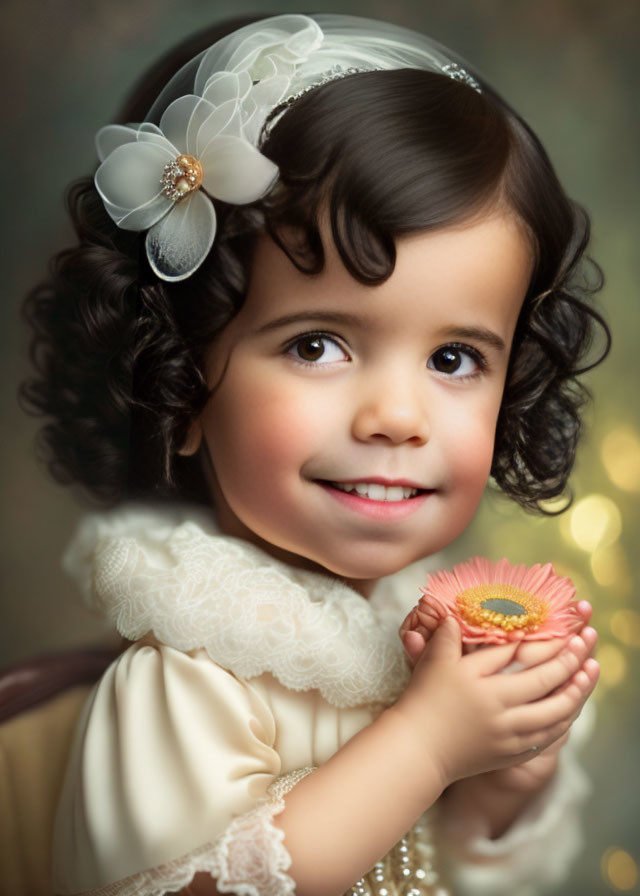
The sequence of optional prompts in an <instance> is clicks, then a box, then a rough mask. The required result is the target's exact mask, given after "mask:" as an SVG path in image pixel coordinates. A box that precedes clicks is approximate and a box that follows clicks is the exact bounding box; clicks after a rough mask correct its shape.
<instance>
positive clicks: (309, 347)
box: [297, 336, 324, 361]
mask: <svg viewBox="0 0 640 896" xmlns="http://www.w3.org/2000/svg"><path fill="white" fill-rule="evenodd" d="M297 348H298V355H299V357H300V358H302V360H303V361H317V360H318V359H319V358H321V357H322V356H323V355H324V339H322V337H321V336H307V338H306V339H301V340H300V342H298V343H297Z"/></svg>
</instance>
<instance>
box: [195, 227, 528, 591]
mask: <svg viewBox="0 0 640 896" xmlns="http://www.w3.org/2000/svg"><path fill="white" fill-rule="evenodd" d="M323 236H324V235H323ZM324 243H325V248H326V250H327V253H326V256H327V257H326V265H325V268H324V270H323V271H322V272H321V273H320V274H318V275H316V276H312V277H310V276H308V275H305V274H302V273H300V272H299V271H298V270H297V269H296V268H295V267H294V266H293V265H292V264H291V262H290V261H289V259H288V258H287V257H286V255H285V254H284V253H283V252H282V251H281V250H280V249H279V248H278V247H277V246H276V245H275V243H273V242H272V241H271V240H270V238H268V237H267V236H261V237H260V239H259V243H258V246H257V249H256V254H255V258H254V264H253V269H252V277H251V283H250V286H249V290H248V294H247V298H246V303H245V305H244V306H243V309H242V310H241V312H240V313H239V314H238V315H237V317H235V318H234V319H233V320H232V322H231V323H230V324H229V326H228V327H227V328H226V329H225V330H224V332H223V333H222V334H221V336H220V337H219V338H218V340H217V341H216V343H215V345H214V346H212V350H211V353H210V361H209V370H208V376H209V384H210V386H211V387H214V386H215V384H216V383H217V384H218V385H217V387H216V388H215V389H214V391H213V394H212V396H211V398H210V400H209V402H208V404H207V405H206V407H205V409H204V411H203V412H202V415H201V417H200V418H199V420H198V421H196V422H195V423H194V425H193V428H192V432H191V438H190V446H189V452H191V451H193V450H195V449H196V448H197V447H198V445H199V444H200V441H201V440H204V442H205V443H206V447H207V450H208V453H209V455H210V458H211V462H212V465H213V469H214V471H215V481H214V482H213V483H212V489H213V496H214V501H215V504H216V508H217V511H218V518H219V522H220V526H221V527H222V529H223V531H226V532H228V533H229V534H232V535H237V536H240V537H243V538H246V539H248V540H249V541H252V542H254V543H257V544H259V545H261V546H262V547H264V548H265V549H266V550H268V551H270V552H271V553H272V554H275V555H276V556H278V557H281V558H283V559H285V560H287V561H289V562H292V563H294V564H297V565H304V566H308V567H310V568H317V567H320V568H323V569H326V570H330V571H331V572H332V573H335V574H337V575H339V576H341V577H344V578H346V579H347V580H349V581H351V583H352V584H353V585H354V587H357V588H358V589H359V590H360V591H361V592H362V593H367V592H368V590H369V587H370V586H371V584H372V583H373V582H374V581H375V580H376V579H378V578H379V577H381V576H384V575H388V574H390V573H392V572H395V571H396V570H398V569H400V568H402V567H404V566H406V565H408V564H409V563H412V562H413V561H415V560H417V559H419V558H422V557H425V556H427V555H429V554H432V553H434V552H435V551H437V550H439V549H440V548H442V547H444V546H445V545H448V544H449V543H450V542H452V541H453V540H454V539H455V538H457V536H458V535H460V533H461V532H462V531H463V530H464V529H465V527H466V526H467V525H468V523H469V522H470V520H471V518H472V517H473V515H474V513H475V511H476V508H477V507H478V504H479V502H480V499H481V497H482V493H483V490H484V488H485V485H486V482H487V479H488V477H489V471H490V467H491V459H492V455H493V444H494V434H495V429H496V421H497V417H498V411H499V409H500V402H501V398H502V392H503V387H504V382H505V375H506V370H507V363H508V359H509V349H510V346H511V341H512V338H513V332H514V328H515V325H516V321H517V318H518V313H519V311H520V307H521V305H522V301H523V298H524V295H525V292H526V290H527V285H528V283H529V277H530V272H531V263H532V261H531V252H530V247H529V244H528V242H527V240H526V238H525V237H524V236H523V233H522V231H521V229H520V228H519V226H518V224H517V223H516V222H515V220H514V219H513V218H512V217H511V216H509V215H507V214H499V213H495V214H493V215H492V216H489V217H485V218H483V219H480V220H479V221H477V222H475V223H468V224H466V225H459V226H457V227H451V228H446V229H443V230H439V231H435V232H431V233H424V234H419V235H413V236H410V237H407V238H403V239H400V240H399V241H398V242H397V263H396V266H395V269H394V272H393V274H392V275H391V277H389V279H388V280H387V281H386V282H384V283H382V284H381V285H379V286H374V287H371V286H364V285H362V284H360V283H358V282H357V281H356V280H354V279H353V278H352V277H351V276H350V275H349V273H348V272H347V271H346V269H345V268H344V267H343V265H342V263H341V261H340V258H339V256H338V254H337V251H336V249H335V247H334V246H333V243H332V242H331V240H329V239H328V238H326V237H324ZM225 365H226V366H225Z"/></svg>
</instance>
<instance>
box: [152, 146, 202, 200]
mask: <svg viewBox="0 0 640 896" xmlns="http://www.w3.org/2000/svg"><path fill="white" fill-rule="evenodd" d="M203 178H204V171H203V168H202V165H201V164H200V162H199V161H198V159H196V158H195V157H194V156H188V155H181V156H178V157H177V159H175V160H174V161H173V162H169V164H168V165H165V166H164V170H163V172H162V177H161V178H160V183H161V184H162V192H163V193H164V195H165V196H166V197H167V198H168V199H173V200H174V202H178V201H179V200H180V199H184V198H185V196H188V195H189V194H190V193H193V192H195V191H196V190H199V189H200V187H201V186H202V180H203Z"/></svg>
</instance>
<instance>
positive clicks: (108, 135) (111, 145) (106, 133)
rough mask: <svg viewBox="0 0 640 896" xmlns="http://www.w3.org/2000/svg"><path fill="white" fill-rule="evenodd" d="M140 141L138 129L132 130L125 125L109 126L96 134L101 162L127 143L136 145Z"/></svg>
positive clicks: (97, 149)
mask: <svg viewBox="0 0 640 896" xmlns="http://www.w3.org/2000/svg"><path fill="white" fill-rule="evenodd" d="M137 139H138V131H137V129H136V128H130V127H128V126H127V125H125V124H108V125H107V126H106V127H104V128H100V130H99V131H98V133H97V134H96V151H97V153H98V158H99V159H100V161H101V162H104V160H105V159H106V158H107V156H108V155H110V154H111V153H112V152H113V151H114V149H117V148H118V147H119V146H122V145H123V144H125V143H135V142H136V140H137Z"/></svg>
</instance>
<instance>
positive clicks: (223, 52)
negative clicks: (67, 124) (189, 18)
mask: <svg viewBox="0 0 640 896" xmlns="http://www.w3.org/2000/svg"><path fill="white" fill-rule="evenodd" d="M398 68H421V69H427V70H429V71H435V72H440V73H442V74H445V75H447V76H448V77H450V78H453V79H455V80H461V81H464V82H465V83H467V84H468V85H469V86H470V87H472V88H473V89H474V90H476V91H478V92H480V89H481V88H480V85H479V83H478V82H477V81H476V80H475V79H474V78H473V77H472V76H471V75H469V74H468V72H467V71H466V69H465V68H463V67H462V66H461V65H460V64H459V63H458V62H457V61H456V60H455V57H454V56H453V54H452V53H450V52H449V51H448V50H446V49H445V48H444V47H441V46H440V45H439V44H437V43H435V41H432V40H430V39H429V38H427V37H424V36H423V35H421V34H418V33H417V32H414V31H410V30H408V29H405V28H400V27H398V26H396V25H391V24H388V23H386V22H379V21H376V20H373V19H362V18H358V17H355V16H342V15H337V14H329V15H314V16H305V15H281V16H273V17H271V18H267V19H262V20H261V21H258V22H254V23H252V24H251V25H247V26H245V27H243V28H240V29H238V30H237V31H234V32H233V33H232V34H229V35H227V36H226V37H224V38H222V40H219V41H217V42H216V43H215V44H213V45H212V46H211V47H210V48H209V49H208V50H205V51H204V52H203V53H200V54H199V55H198V56H196V57H195V58H194V59H192V60H191V62H189V63H187V65H186V66H184V67H183V68H182V69H181V70H180V71H179V72H178V73H177V74H176V75H174V77H173V78H172V79H171V80H170V81H169V83H168V84H167V86H166V87H165V88H164V89H163V90H162V92H161V93H160V96H159V97H158V99H157V100H156V101H155V102H154V104H153V106H152V107H151V109H150V111H149V114H148V115H147V118H146V120H145V121H144V122H142V124H139V125H108V126H107V127H104V128H102V129H101V130H100V131H99V132H98V134H97V136H96V147H97V151H98V157H99V159H100V161H101V165H100V167H99V168H98V170H97V172H96V175H95V185H96V189H97V190H98V193H99V194H100V196H101V198H102V200H103V202H104V205H105V208H106V210H107V212H108V213H109V215H110V216H111V218H112V219H113V220H114V221H115V223H116V224H117V225H118V227H121V228H123V229H125V230H136V231H142V230H146V231H148V232H147V237H146V242H145V247H146V253H147V257H148V259H149V263H150V265H151V267H152V268H153V270H154V271H155V273H156V274H157V275H158V277H160V278H161V279H162V280H168V281H176V280H184V279H185V278H187V277H189V276H191V274H193V273H194V271H196V270H197V269H198V268H199V267H200V265H201V264H202V262H203V261H204V259H205V258H206V256H207V254H208V252H209V250H210V249H211V246H212V245H213V241H214V239H215V234H216V214H215V209H214V203H213V200H215V199H218V200H222V201H224V202H228V203H231V204H235V205H243V204H246V203H250V202H255V201H256V200H258V199H260V198H262V197H263V196H265V195H266V194H267V193H268V192H269V191H270V190H271V189H272V187H273V186H274V185H275V183H276V181H277V178H278V167H277V165H275V164H274V163H273V162H271V161H270V160H269V159H268V158H267V157H266V156H264V155H263V154H262V153H261V152H260V149H259V147H260V146H262V144H263V143H264V141H265V140H266V138H267V137H268V134H269V132H270V130H271V128H272V127H273V126H274V125H275V124H276V122H277V121H278V120H279V118H280V116H281V115H283V114H284V113H286V111H287V109H288V108H289V107H290V106H291V105H292V104H293V103H294V102H295V100H296V99H298V98H299V97H301V96H303V95H304V94H305V93H307V92H308V91H310V90H312V89H314V88H316V87H319V86H321V85H322V84H326V83H328V82H329V81H333V80H335V79H337V78H344V77H346V76H348V75H351V74H354V73H360V72H366V71H384V70H392V69H398Z"/></svg>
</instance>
